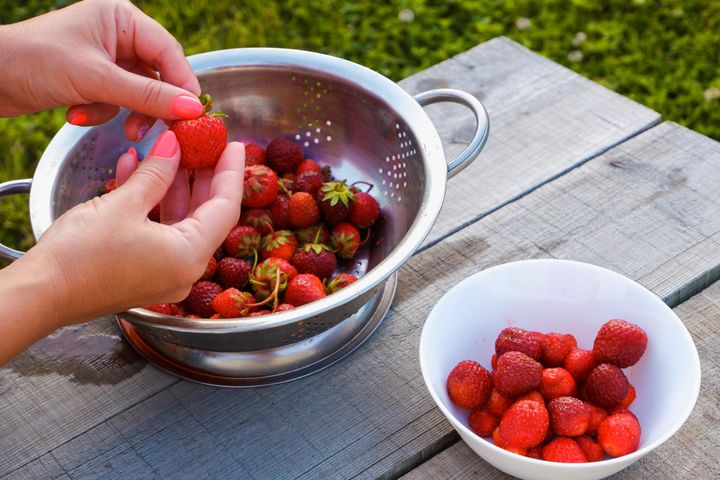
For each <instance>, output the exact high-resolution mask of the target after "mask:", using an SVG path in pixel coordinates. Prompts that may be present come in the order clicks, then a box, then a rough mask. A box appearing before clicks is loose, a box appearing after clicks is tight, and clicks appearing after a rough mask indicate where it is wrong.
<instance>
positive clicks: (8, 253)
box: [0, 178, 32, 262]
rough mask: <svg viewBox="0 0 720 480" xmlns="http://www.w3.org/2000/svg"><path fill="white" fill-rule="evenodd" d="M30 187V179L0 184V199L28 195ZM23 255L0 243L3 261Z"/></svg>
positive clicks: (0, 254) (0, 255)
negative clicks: (19, 194) (20, 194)
mask: <svg viewBox="0 0 720 480" xmlns="http://www.w3.org/2000/svg"><path fill="white" fill-rule="evenodd" d="M30 185H32V178H26V179H24V180H11V181H9V182H5V183H0V198H2V197H8V196H10V195H15V194H18V193H30ZM23 253H24V252H21V251H19V250H15V249H14V248H10V247H6V246H5V245H3V244H2V243H0V258H1V259H3V260H8V261H10V262H12V261H13V260H17V259H18V258H20V257H21V256H22V254H23Z"/></svg>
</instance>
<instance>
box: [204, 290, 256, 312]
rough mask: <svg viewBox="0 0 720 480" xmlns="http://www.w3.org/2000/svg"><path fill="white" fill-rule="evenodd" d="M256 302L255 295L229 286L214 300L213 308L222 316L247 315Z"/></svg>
mask: <svg viewBox="0 0 720 480" xmlns="http://www.w3.org/2000/svg"><path fill="white" fill-rule="evenodd" d="M253 303H255V297H253V296H252V294H251V293H249V292H241V291H239V290H238V289H236V288H228V289H227V290H225V291H223V292H221V293H220V294H219V295H218V296H216V297H215V299H214V300H213V301H212V308H213V309H214V310H215V311H216V312H217V313H218V314H219V315H220V317H222V318H238V317H247V316H248V314H249V313H250V311H251V310H252V307H249V306H248V305H251V304H253Z"/></svg>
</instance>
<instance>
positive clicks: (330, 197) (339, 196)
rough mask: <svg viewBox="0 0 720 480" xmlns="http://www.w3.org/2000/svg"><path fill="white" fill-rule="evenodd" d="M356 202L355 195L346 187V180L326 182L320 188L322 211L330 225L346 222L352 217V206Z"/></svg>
mask: <svg viewBox="0 0 720 480" xmlns="http://www.w3.org/2000/svg"><path fill="white" fill-rule="evenodd" d="M354 201H355V193H354V192H353V191H352V190H351V189H350V187H348V186H347V185H345V180H341V181H339V182H326V183H324V184H323V186H322V188H320V209H321V210H322V214H323V217H325V221H326V222H327V223H329V224H330V225H337V224H338V223H340V222H344V221H345V220H346V219H347V218H348V216H349V215H350V205H351V204H352V203H353V202H354Z"/></svg>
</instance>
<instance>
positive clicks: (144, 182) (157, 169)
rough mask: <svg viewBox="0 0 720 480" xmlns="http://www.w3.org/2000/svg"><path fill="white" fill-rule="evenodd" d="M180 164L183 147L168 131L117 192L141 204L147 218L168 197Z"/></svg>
mask: <svg viewBox="0 0 720 480" xmlns="http://www.w3.org/2000/svg"><path fill="white" fill-rule="evenodd" d="M179 164H180V145H179V144H178V142H177V139H176V138H175V134H174V133H173V132H172V131H170V130H166V131H165V132H163V133H162V134H161V135H160V136H159V137H158V139H157V140H156V141H155V145H153V148H152V149H151V150H150V153H148V155H147V156H146V157H145V159H144V160H143V161H142V163H141V164H140V166H139V167H138V169H137V170H135V172H134V173H133V174H132V175H131V176H130V178H129V179H128V180H127V182H126V183H125V184H124V185H123V186H122V187H121V188H118V191H123V192H124V193H125V195H130V198H131V199H132V201H133V202H139V203H140V205H141V208H142V210H143V214H144V215H147V214H148V213H149V212H150V210H152V208H153V207H154V206H155V205H157V204H158V203H160V200H162V199H163V197H164V196H165V194H166V193H167V191H168V189H169V188H170V185H172V183H173V179H174V178H175V174H176V173H177V169H178V165H179Z"/></svg>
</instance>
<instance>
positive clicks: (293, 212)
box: [288, 192, 320, 228]
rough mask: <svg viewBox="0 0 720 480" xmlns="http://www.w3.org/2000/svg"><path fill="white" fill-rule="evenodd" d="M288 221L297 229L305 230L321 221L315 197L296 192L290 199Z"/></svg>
mask: <svg viewBox="0 0 720 480" xmlns="http://www.w3.org/2000/svg"><path fill="white" fill-rule="evenodd" d="M288 220H289V221H290V225H292V226H293V227H295V228H304V227H309V226H310V225H314V224H316V223H318V222H319V221H320V208H319V207H318V204H317V202H316V201H315V197H313V196H312V195H311V194H309V193H307V192H296V193H293V194H292V196H291V197H290V205H289V206H288Z"/></svg>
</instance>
